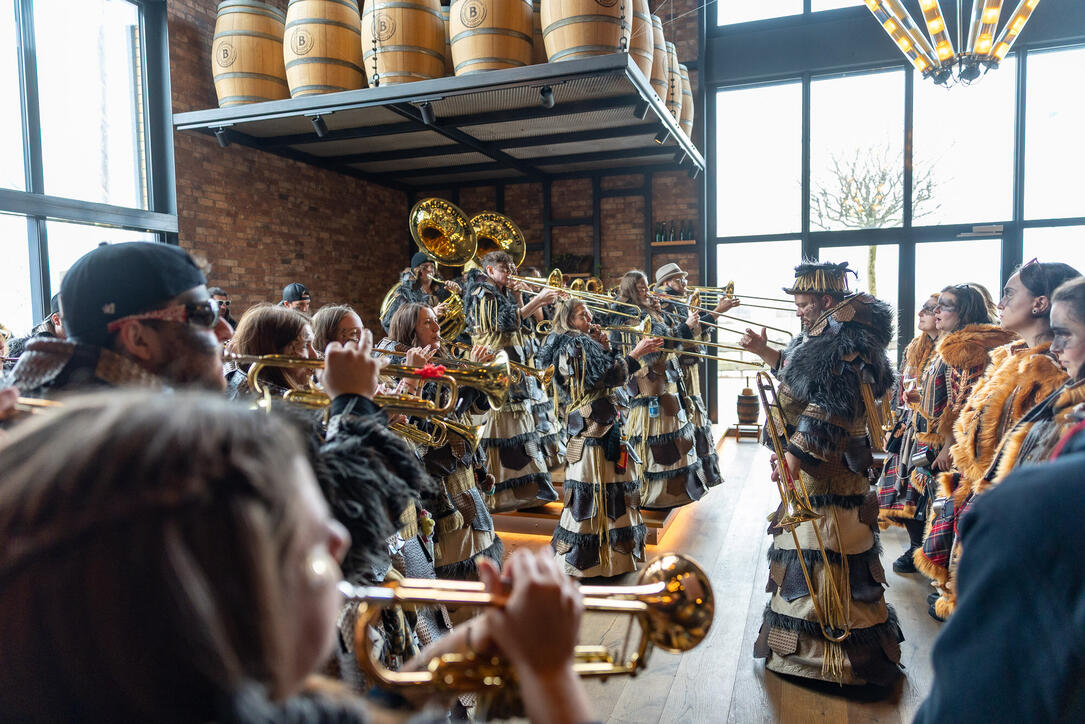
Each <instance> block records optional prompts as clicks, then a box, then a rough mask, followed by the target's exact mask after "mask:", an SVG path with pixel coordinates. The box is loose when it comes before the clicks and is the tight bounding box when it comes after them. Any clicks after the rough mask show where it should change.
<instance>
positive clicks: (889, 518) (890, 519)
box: [878, 505, 915, 530]
mask: <svg viewBox="0 0 1085 724" xmlns="http://www.w3.org/2000/svg"><path fill="white" fill-rule="evenodd" d="M902 520H915V506H914V505H909V506H906V507H904V508H901V509H897V508H883V509H881V510H880V511H878V526H879V527H880V528H881V529H882V530H886V529H887V528H888V527H889V526H890V525H895V526H898V527H900V528H903V527H904V523H901V522H900V521H902Z"/></svg>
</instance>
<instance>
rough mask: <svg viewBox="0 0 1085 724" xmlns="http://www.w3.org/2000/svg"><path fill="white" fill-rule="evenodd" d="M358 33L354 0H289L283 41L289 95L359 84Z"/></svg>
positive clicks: (360, 66)
mask: <svg viewBox="0 0 1085 724" xmlns="http://www.w3.org/2000/svg"><path fill="white" fill-rule="evenodd" d="M360 37H361V14H360V13H359V12H358V3H357V1H356V0H290V5H289V6H288V7H287V9H286V38H285V39H284V41H283V58H284V59H285V60H286V79H287V81H288V82H289V83H290V96H291V97H292V98H300V97H302V96H310V95H316V94H319V93H335V92H338V91H345V90H357V89H358V88H361V87H362V81H363V78H364V75H365V73H364V72H363V70H362V44H361V41H360Z"/></svg>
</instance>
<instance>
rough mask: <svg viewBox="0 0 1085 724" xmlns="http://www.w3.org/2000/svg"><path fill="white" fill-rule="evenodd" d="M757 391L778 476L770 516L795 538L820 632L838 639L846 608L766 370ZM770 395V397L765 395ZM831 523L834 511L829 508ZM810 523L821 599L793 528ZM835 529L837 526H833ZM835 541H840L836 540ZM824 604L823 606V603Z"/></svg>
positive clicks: (847, 629) (844, 631) (846, 627)
mask: <svg viewBox="0 0 1085 724" xmlns="http://www.w3.org/2000/svg"><path fill="white" fill-rule="evenodd" d="M757 394H758V395H759V396H760V397H761V406H762V408H763V409H764V411H765V433H766V435H767V436H768V437H769V439H770V440H771V442H772V449H773V452H775V453H776V461H777V469H778V470H779V471H780V475H779V479H778V480H777V481H776V485H777V487H778V488H779V491H780V501H781V502H780V508H779V509H778V510H777V512H776V513H774V514H773V516H772V520H775V521H776V524H775V525H776V527H778V528H783V529H784V530H788V531H791V537H792V539H793V540H794V542H795V552H796V554H797V555H796V558H797V559H798V561H799V566H800V568H802V577H803V579H805V581H806V589H807V590H808V591H809V592H810V603H811V604H813V607H814V616H815V617H816V618H817V620H818V625H819V626H820V627H821V635H822V636H823V637H825V639H826V640H827V641H832V642H834V643H840V642H842V641H844V639H846V638H848V636H850V635H851V624H850V623H849V622H848V620H847V615H846V613H845V611H846V610H847V609H846V607H845V606H844V603H843V594H842V593H841V590H840V587H839V584H838V583H837V577H836V575H835V574H833V569H832V568H831V566H830V561H829V553H828V551H826V550H825V543H824V542H823V541H822V538H821V530H820V529H819V528H818V525H817V522H816V521H818V520H820V519H821V518H823V517H824V516H823V515H822V514H821V513H818V512H817V511H816V510H814V506H813V504H812V503H811V502H810V494H809V492H808V491H807V489H806V483H804V482H803V480H802V474H801V473H800V475H799V477H798V479H797V480H796V479H795V477H794V476H793V475H792V474H791V468H790V467H788V465H787V459H786V454H787V419H786V417H785V415H784V408H783V406H782V405H781V404H780V400H779V398H778V397H777V396H776V385H775V384H774V383H773V381H772V377H771V376H769V373H768V372H758V373H757ZM770 395H771V398H772V399H771V400H770V399H769V396H770ZM833 516H834V521H833V522H834V523H835V522H836V521H835V516H836V511H835V510H834V511H833ZM807 522H809V523H812V525H811V526H810V527H811V528H812V529H813V531H814V537H815V538H816V539H817V544H818V553H819V554H820V555H821V565H822V568H823V570H824V571H825V573H824V575H822V577H821V579H822V581H824V584H825V586H824V587H825V601H824V602H823V601H822V600H821V598H820V594H821V591H819V590H818V589H817V588H816V587H815V586H814V580H813V577H812V576H811V575H810V570H809V568H808V567H807V565H806V559H805V555H804V551H803V548H802V545H801V544H800V543H799V534H798V533H797V532H795V529H796V528H798V527H799V526H800V525H802V524H803V523H807ZM836 529H837V530H839V529H840V528H839V526H838V525H837V526H836ZM837 542H838V543H843V541H840V540H838V541H837ZM838 550H839V553H840V559H841V563H840V566H841V568H842V571H841V576H842V580H845V581H847V580H848V556H847V554H846V552H845V551H844V548H843V546H842V545H841V546H839V548H838ZM823 604H824V607H823ZM825 607H827V608H828V609H829V613H830V614H832V615H833V618H837V619H843V623H842V624H840V625H837V622H836V621H833V620H830V619H829V618H827V617H826V611H825Z"/></svg>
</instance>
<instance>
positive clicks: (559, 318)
mask: <svg viewBox="0 0 1085 724" xmlns="http://www.w3.org/2000/svg"><path fill="white" fill-rule="evenodd" d="M582 306H584V302H583V301H581V300H579V299H572V298H569V299H559V300H558V302H557V304H555V305H554V319H553V320H551V321H552V324H553V325H554V330H553V332H554V334H564V333H566V332H568V333H570V334H583V333H582V332H581V331H580V330H579V329H577V328H576V327H574V326H573V325H572V324H570V323H569V322H570V320H571V319H572V318H573V315H574V314H576V310H577V308H578V307H582Z"/></svg>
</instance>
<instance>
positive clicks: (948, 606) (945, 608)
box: [934, 593, 957, 618]
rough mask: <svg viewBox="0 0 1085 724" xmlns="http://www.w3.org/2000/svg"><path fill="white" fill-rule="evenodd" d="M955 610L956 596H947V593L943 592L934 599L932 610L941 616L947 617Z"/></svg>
mask: <svg viewBox="0 0 1085 724" xmlns="http://www.w3.org/2000/svg"><path fill="white" fill-rule="evenodd" d="M955 610H957V598H956V596H948V597H947V595H946V594H944V593H943V594H942V595H941V596H939V597H938V598H936V599H935V600H934V612H935V613H936V614H938V615H939V616H940V617H941V618H949V617H950V616H951V615H952V614H953V612H954V611H955Z"/></svg>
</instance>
